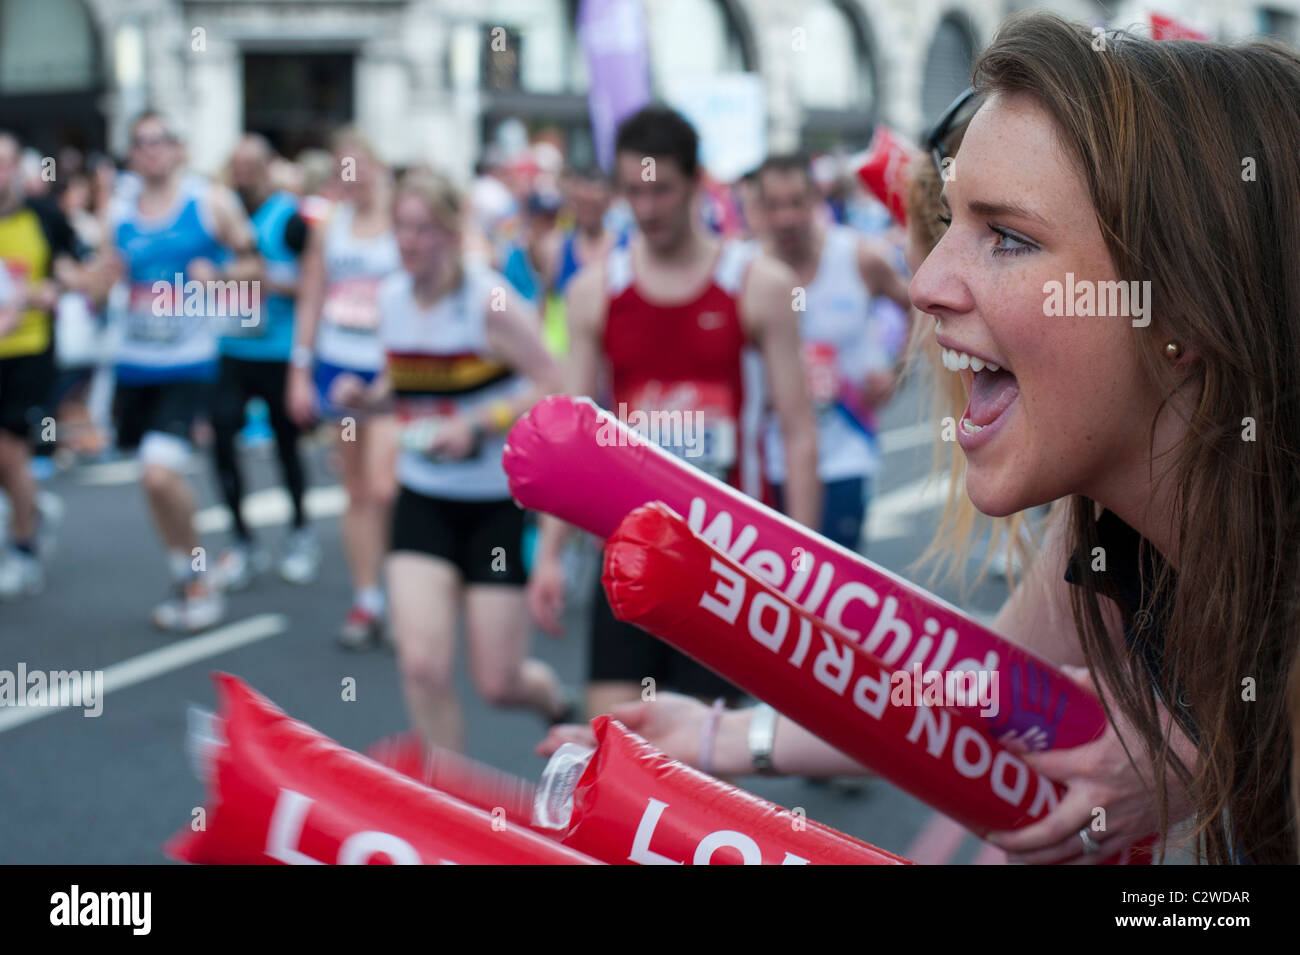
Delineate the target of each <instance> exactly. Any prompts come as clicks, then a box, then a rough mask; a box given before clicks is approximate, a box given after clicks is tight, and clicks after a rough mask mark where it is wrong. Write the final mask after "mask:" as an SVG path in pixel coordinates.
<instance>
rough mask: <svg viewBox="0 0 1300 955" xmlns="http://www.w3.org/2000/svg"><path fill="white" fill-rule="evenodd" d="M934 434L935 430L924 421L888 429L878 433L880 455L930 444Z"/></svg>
mask: <svg viewBox="0 0 1300 955" xmlns="http://www.w3.org/2000/svg"><path fill="white" fill-rule="evenodd" d="M936 434H937V428H936V427H935V426H934V425H933V424H929V423H927V422H924V421H923V422H921V423H920V424H910V425H907V426H906V427H902V428H890V429H889V430H888V431H882V432H880V453H881V454H893V453H894V452H895V451H905V450H907V449H908V448H915V447H918V446H920V445H922V444H930V443H931V442H933V441H934V439H935V437H936Z"/></svg>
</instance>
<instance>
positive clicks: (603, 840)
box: [164, 674, 906, 865]
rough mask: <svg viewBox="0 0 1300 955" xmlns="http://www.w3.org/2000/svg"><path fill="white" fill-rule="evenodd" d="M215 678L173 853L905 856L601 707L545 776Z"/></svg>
mask: <svg viewBox="0 0 1300 955" xmlns="http://www.w3.org/2000/svg"><path fill="white" fill-rule="evenodd" d="M215 680H216V683H217V689H218V695H219V697H220V701H221V704H220V708H221V715H220V716H214V715H213V714H210V713H201V712H199V713H196V712H195V711H191V727H190V733H189V737H190V748H191V754H192V756H193V757H194V760H195V763H196V770H197V772H198V774H199V776H200V778H202V779H204V780H205V781H206V783H207V785H208V788H209V795H210V808H209V809H207V810H205V811H204V814H203V815H202V816H200V817H196V819H195V820H194V821H193V822H192V823H191V827H190V829H188V830H183V831H182V832H180V833H177V834H176V835H175V836H174V837H172V839H171V840H170V841H169V842H168V843H167V845H166V846H165V848H164V851H165V852H166V853H167V854H168V855H169V856H170V857H172V858H174V859H177V860H179V861H182V862H195V863H206V864H213V865H264V864H276V863H284V864H291V865H320V864H366V863H369V864H385V863H386V864H410V865H420V864H425V865H433V864H450V863H459V864H487V865H572V864H599V863H601V862H607V863H613V864H623V865H626V864H629V863H631V864H645V865H649V864H664V865H666V864H682V863H687V864H696V865H707V864H712V865H728V864H745V865H758V864H764V863H765V864H772V865H805V864H809V863H813V864H818V865H835V864H852V865H895V864H901V863H904V862H906V860H904V859H900V858H899V857H897V856H894V855H891V854H890V853H888V852H884V851H883V850H881V849H877V848H876V847H875V846H871V845H868V844H867V843H865V842H861V841H859V840H857V839H854V838H852V837H850V836H847V835H845V834H843V833H840V832H836V831H835V830H834V829H830V828H827V827H826V826H823V825H820V824H819V823H816V822H813V821H811V820H808V819H805V818H804V817H803V816H802V814H800V813H792V812H788V811H787V810H784V809H782V808H781V807H779V806H776V805H774V804H773V803H770V802H767V801H766V800H762V799H759V798H758V797H756V796H753V795H751V794H749V793H746V792H744V791H743V790H740V789H737V788H736V787H735V786H730V785H727V784H725V783H722V782H719V781H718V780H716V779H713V778H712V777H710V776H706V775H705V774H704V773H701V772H699V771H698V770H695V769H692V768H690V767H688V766H684V765H682V764H681V763H679V762H677V761H675V760H672V759H669V758H668V757H667V756H665V755H664V754H662V753H660V752H658V751H656V750H655V749H654V748H653V747H651V746H650V744H649V743H647V742H646V741H645V740H643V739H641V738H640V737H639V736H636V735H635V734H633V733H631V732H629V731H628V730H627V729H626V728H625V727H623V725H622V724H621V723H618V722H615V721H612V720H610V719H609V718H608V717H601V718H600V719H598V720H597V721H596V722H595V724H594V725H595V730H596V738H597V743H598V745H597V746H596V748H595V750H591V749H585V748H583V747H578V746H575V745H573V744H566V745H565V746H563V747H561V749H560V751H558V752H556V753H555V754H554V756H553V757H552V758H551V761H550V762H549V763H548V764H547V767H546V770H545V772H544V773H543V777H542V785H541V786H540V787H536V786H533V785H532V784H531V783H529V782H526V781H525V780H522V779H519V778H518V777H515V776H511V775H509V774H508V773H503V772H500V771H499V770H495V769H492V768H491V767H487V766H484V765H482V764H480V763H477V762H475V761H474V760H472V759H468V758H467V757H464V756H461V755H459V754H457V753H451V752H448V751H445V750H440V749H425V748H424V747H423V746H421V744H420V743H419V742H418V740H417V738H416V737H414V736H412V735H411V734H401V735H399V736H396V737H389V738H387V739H383V740H380V741H379V742H378V743H376V744H375V745H374V746H372V747H371V748H370V752H371V753H373V754H374V755H375V756H376V757H377V758H378V760H380V761H376V760H374V759H371V758H369V757H367V756H363V755H361V754H360V753H355V752H353V751H351V750H349V749H346V748H344V747H342V746H340V745H339V744H337V743H335V742H334V741H332V740H330V739H327V738H326V737H324V736H322V735H321V734H320V733H318V732H316V731H315V730H313V729H312V728H310V727H309V726H306V725H304V724H303V723H300V722H298V721H296V720H292V719H290V718H289V717H288V716H286V715H285V714H284V713H283V712H282V711H281V710H279V709H277V708H276V706H275V705H274V704H273V703H271V701H270V700H268V699H266V698H265V697H263V696H261V695H259V694H258V693H256V692H255V691H254V690H252V689H251V688H249V687H248V686H247V685H246V684H244V683H243V682H241V681H240V680H238V679H236V678H235V677H233V676H229V675H226V674H217V675H216V677H215ZM381 763H382V764H381Z"/></svg>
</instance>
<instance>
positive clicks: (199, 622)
mask: <svg viewBox="0 0 1300 955" xmlns="http://www.w3.org/2000/svg"><path fill="white" fill-rule="evenodd" d="M130 159H131V167H132V169H133V170H134V171H135V173H136V174H137V175H139V177H140V180H141V187H140V191H139V192H138V193H137V194H136V195H134V196H132V197H131V198H130V199H129V200H126V201H123V202H122V203H121V204H120V205H119V206H118V207H117V208H115V209H114V210H113V212H112V214H111V216H110V237H111V244H112V246H113V248H114V250H115V251H116V254H117V256H118V258H119V259H120V263H121V273H122V274H123V276H124V280H125V281H126V283H127V285H128V287H129V296H128V304H127V306H126V309H125V314H124V315H123V316H122V325H123V328H122V336H121V344H120V345H119V348H118V352H117V364H116V372H117V395H116V398H115V407H114V413H115V417H116V421H117V438H118V443H119V445H121V446H122V447H125V448H138V453H139V458H140V464H141V466H142V472H141V481H142V483H143V485H144V490H145V494H146V495H147V497H148V500H149V510H150V512H151V514H152V516H153V519H154V524H155V526H156V527H157V529H158V534H159V536H160V537H161V538H162V542H163V545H164V546H165V547H166V549H167V557H168V562H169V565H170V568H171V577H172V584H173V591H174V593H173V595H172V597H171V598H170V599H168V600H167V601H165V602H164V603H163V604H161V605H160V606H159V607H157V608H156V609H155V610H154V612H153V622H154V624H155V625H156V626H158V627H159V628H161V629H164V630H170V631H180V632H194V631H197V630H202V629H206V628H207V627H210V626H212V625H213V624H215V623H216V622H217V621H219V620H220V619H221V616H222V614H223V607H222V600H221V595H220V593H219V591H218V589H217V588H216V587H214V586H213V585H212V584H210V583H209V581H208V580H207V579H206V575H205V573H204V571H206V570H207V561H206V556H205V555H204V552H203V551H202V550H201V549H200V548H199V547H198V534H197V532H196V530H195V527H194V494H193V492H192V490H191V489H190V486H189V482H188V481H187V480H186V477H185V470H186V466H187V463H188V460H189V456H190V450H191V448H190V433H191V429H192V427H193V425H194V422H195V419H196V418H198V416H199V415H200V414H201V413H202V412H204V411H205V410H206V398H207V393H208V389H209V388H210V387H211V384H212V381H213V379H214V378H215V376H216V372H217V335H218V333H219V331H220V330H221V329H222V328H233V327H244V328H255V327H256V326H257V324H258V323H259V322H260V321H262V320H263V316H262V314H261V302H260V284H259V283H260V278H261V262H260V261H259V260H258V258H257V255H256V254H255V251H254V250H255V246H254V240H253V233H252V229H251V227H250V226H249V222H248V217H247V216H246V215H244V211H243V209H242V208H240V205H239V201H238V200H237V199H236V198H235V196H234V195H233V194H232V193H231V192H230V191H229V190H227V189H223V188H220V187H218V186H216V185H214V184H212V183H210V182H208V181H207V180H205V179H201V178H199V177H197V176H192V175H187V174H186V173H185V172H184V170H183V169H182V166H181V163H182V150H181V147H180V144H179V142H178V141H177V138H176V136H175V134H174V133H173V132H172V131H171V130H170V129H169V128H168V126H167V124H166V122H165V121H164V120H163V118H162V117H161V116H159V115H157V114H155V113H145V114H143V115H141V116H140V117H139V118H138V119H136V121H135V122H134V123H133V124H132V126H131V155H130Z"/></svg>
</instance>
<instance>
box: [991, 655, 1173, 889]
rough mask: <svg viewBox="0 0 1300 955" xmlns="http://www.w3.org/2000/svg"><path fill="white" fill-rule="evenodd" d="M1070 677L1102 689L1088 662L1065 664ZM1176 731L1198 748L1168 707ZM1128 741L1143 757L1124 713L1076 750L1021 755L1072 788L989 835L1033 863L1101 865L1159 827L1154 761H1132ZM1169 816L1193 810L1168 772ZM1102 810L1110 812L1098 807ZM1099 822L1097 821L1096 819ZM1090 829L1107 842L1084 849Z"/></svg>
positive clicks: (1015, 858) (1013, 858)
mask: <svg viewBox="0 0 1300 955" xmlns="http://www.w3.org/2000/svg"><path fill="white" fill-rule="evenodd" d="M1061 669H1062V671H1063V672H1064V673H1065V674H1066V676H1068V677H1070V679H1072V680H1074V681H1075V682H1076V683H1079V684H1080V685H1082V686H1085V687H1086V688H1087V689H1089V690H1090V691H1092V692H1094V693H1095V692H1096V688H1095V686H1094V685H1093V682H1092V679H1091V676H1090V675H1089V672H1088V671H1087V670H1086V669H1084V668H1083V667H1071V666H1065V667H1062V668H1061ZM1160 711H1161V713H1162V715H1163V716H1164V717H1165V718H1166V724H1165V725H1166V726H1168V727H1170V729H1169V730H1168V731H1169V732H1170V733H1173V734H1176V737H1175V739H1174V748H1175V749H1176V750H1178V751H1179V752H1182V753H1184V754H1187V753H1190V752H1193V751H1194V748H1193V747H1192V744H1191V742H1190V740H1188V739H1187V737H1186V735H1184V734H1183V733H1182V731H1181V730H1180V729H1178V728H1177V727H1176V726H1174V725H1173V719H1172V717H1170V716H1169V715H1168V712H1167V711H1166V710H1164V708H1163V707H1161V708H1160ZM1121 738H1123V739H1124V740H1126V741H1127V742H1128V744H1129V748H1130V749H1131V750H1132V751H1133V754H1134V757H1135V758H1137V759H1138V760H1142V759H1143V749H1142V744H1141V741H1140V738H1139V736H1138V734H1137V732H1136V731H1135V730H1134V729H1133V727H1132V725H1131V724H1129V723H1128V722H1127V721H1124V720H1122V718H1121V722H1120V725H1119V727H1118V728H1117V727H1116V726H1115V725H1113V724H1111V725H1108V726H1107V728H1106V733H1105V735H1103V736H1102V737H1101V738H1100V739H1097V740H1094V741H1093V742H1091V743H1087V744H1085V745H1083V746H1076V747H1075V748H1073V749H1066V750H1056V751H1049V752H1042V753H1029V754H1026V755H1024V756H1022V757H1021V758H1022V759H1024V761H1025V762H1026V763H1027V764H1028V765H1029V767H1030V768H1031V769H1033V770H1035V771H1037V772H1041V773H1042V774H1043V775H1045V776H1047V777H1048V778H1050V779H1055V780H1056V781H1058V782H1060V783H1063V784H1064V785H1065V786H1066V787H1067V791H1066V794H1065V796H1064V797H1063V798H1062V800H1061V802H1060V804H1059V805H1058V806H1057V807H1056V808H1055V809H1053V810H1052V811H1051V812H1049V813H1048V814H1047V815H1046V816H1044V817H1043V818H1042V819H1040V820H1038V821H1037V822H1035V823H1033V824H1031V825H1028V826H1025V827H1024V828H1022V829H1016V830H1012V831H1006V832H996V833H991V834H989V835H988V836H987V837H986V841H987V842H990V843H992V844H993V845H995V846H998V847H999V848H1001V849H1003V850H1005V851H1006V853H1007V856H1008V861H1010V862H1023V863H1027V864H1031V865H1039V864H1047V863H1059V862H1063V863H1070V864H1081V865H1095V864H1097V863H1099V862H1104V861H1106V860H1107V859H1109V858H1111V857H1112V856H1114V855H1116V854H1117V853H1119V852H1122V851H1123V850H1124V849H1126V848H1128V847H1129V846H1131V845H1133V844H1134V843H1136V842H1139V841H1141V840H1142V839H1143V838H1145V837H1146V836H1149V835H1151V834H1152V833H1154V832H1155V831H1156V827H1157V819H1156V809H1155V800H1154V799H1153V798H1152V794H1153V791H1154V785H1153V783H1152V782H1151V781H1150V778H1149V777H1150V767H1143V771H1142V772H1139V771H1138V769H1137V768H1136V767H1135V766H1134V765H1133V763H1132V762H1130V761H1129V758H1128V756H1127V755H1126V754H1125V752H1124V747H1123V746H1122V745H1121V743H1120V739H1121ZM1168 787H1169V799H1170V805H1169V818H1170V821H1171V822H1177V821H1179V820H1181V819H1184V818H1186V816H1188V815H1189V814H1190V813H1191V811H1192V804H1191V801H1190V799H1188V798H1187V794H1186V792H1185V791H1184V790H1183V789H1182V787H1181V786H1180V785H1179V784H1178V782H1177V780H1176V777H1175V776H1174V774H1173V772H1172V770H1171V771H1170V772H1169V778H1168ZM1098 809H1102V810H1104V811H1105V812H1104V815H1102V814H1100V813H1097V812H1096V810H1098ZM1094 819H1097V820H1099V821H1101V827H1099V828H1094V825H1093V821H1094ZM1081 829H1086V830H1087V832H1088V835H1089V836H1090V837H1091V838H1092V840H1093V841H1095V842H1096V843H1097V844H1098V845H1100V846H1101V849H1100V851H1098V852H1084V843H1083V839H1082V838H1081V837H1080V835H1079V831H1080V830H1081Z"/></svg>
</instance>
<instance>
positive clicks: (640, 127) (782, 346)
mask: <svg viewBox="0 0 1300 955" xmlns="http://www.w3.org/2000/svg"><path fill="white" fill-rule="evenodd" d="M698 151H699V140H698V137H697V135H696V133H695V130H694V129H693V128H692V127H691V125H690V123H688V122H687V121H686V120H685V119H684V118H683V117H682V116H681V115H680V114H678V113H676V112H674V111H672V110H668V109H663V108H658V107H651V108H647V109H644V110H642V111H641V112H639V113H636V114H635V115H633V116H632V117H630V118H629V119H627V120H626V121H625V122H624V123H623V125H622V126H621V127H620V128H619V132H618V137H617V141H616V163H617V171H618V183H619V186H620V188H621V189H622V190H623V191H624V193H625V195H626V196H627V198H628V200H629V202H630V204H631V207H632V212H633V214H634V215H635V217H636V222H637V226H638V230H639V231H638V234H637V236H636V237H635V238H633V239H632V240H631V242H629V243H628V244H627V245H626V246H624V247H622V248H615V249H613V250H612V251H610V252H609V253H608V254H607V256H606V257H605V258H604V259H603V260H600V261H597V262H594V263H592V264H591V265H589V266H588V267H586V268H584V269H582V270H581V271H580V272H579V273H578V275H577V276H576V277H575V278H574V279H573V280H572V282H571V283H570V285H569V292H568V296H567V309H568V318H569V329H570V346H569V348H570V351H569V362H570V364H569V373H570V379H569V388H570V391H571V393H574V394H582V395H596V394H597V387H598V381H599V378H600V376H601V371H602V367H603V368H604V369H606V370H607V371H608V373H609V381H610V385H611V388H612V392H613V401H614V410H615V412H616V414H618V416H619V417H620V418H622V419H623V420H624V421H625V422H626V420H627V415H628V414H630V413H631V412H633V411H643V412H646V413H650V414H653V413H655V412H660V413H664V414H662V415H661V416H660V420H664V419H665V418H666V419H668V420H672V419H673V418H674V417H675V418H676V420H678V421H680V422H682V423H683V424H684V425H686V423H687V422H689V425H686V426H684V427H683V428H682V429H681V430H682V432H683V433H682V434H677V435H663V434H660V435H659V438H660V443H661V444H663V445H665V446H666V448H667V450H670V451H672V452H673V453H675V454H678V455H681V456H683V457H685V458H686V460H688V461H690V462H691V463H692V464H694V465H695V466H697V467H700V468H701V469H703V470H705V471H707V472H708V473H710V474H713V475H714V476H716V477H719V478H720V479H722V480H724V481H726V482H727V483H729V484H731V485H732V486H733V487H737V488H739V489H741V490H742V491H745V492H746V493H749V494H751V495H753V496H762V474H761V467H760V465H759V461H758V457H759V455H758V449H757V436H756V435H754V434H751V433H746V432H745V429H743V428H742V426H741V425H742V412H743V410H744V405H745V399H746V395H745V388H744V384H743V375H742V363H741V354H742V349H743V348H744V347H745V344H746V343H747V342H749V343H752V344H753V345H754V346H755V347H756V348H757V349H758V350H759V351H760V352H761V354H762V356H763V359H764V362H765V366H766V371H767V376H768V390H769V391H770V392H771V394H772V400H773V404H774V406H775V408H776V413H777V415H778V416H779V419H780V422H781V433H782V437H783V438H784V440H785V442H786V445H785V446H786V450H787V459H788V462H789V463H788V471H789V476H788V482H787V483H788V494H787V496H788V501H789V510H790V513H791V515H792V516H793V517H794V519H795V520H798V521H800V522H802V523H804V524H808V525H809V526H816V525H817V519H818V518H819V516H820V514H821V488H820V486H819V485H818V482H817V476H816V458H817V449H816V429H815V424H814V421H813V416H812V409H811V406H810V404H809V400H808V394H807V389H806V386H805V383H804V379H803V370H802V366H801V364H800V361H799V340H798V330H797V328H796V325H795V323H794V322H792V321H790V317H789V308H790V302H791V294H792V288H793V286H794V285H795V279H794V276H793V274H791V272H790V271H789V269H788V268H786V267H785V266H784V265H782V264H781V263H780V262H777V261H775V260H774V259H771V258H769V257H767V256H764V255H762V254H759V253H757V251H756V249H755V248H754V246H753V245H752V244H750V243H744V242H740V241H728V240H722V239H719V238H716V237H714V236H712V235H711V234H710V233H709V232H708V230H707V228H706V227H705V226H704V225H703V223H702V222H701V221H700V219H699V217H698V216H697V215H696V202H697V201H698V198H699V195H698V193H699V189H700V184H701V175H702V171H701V169H700V167H699V165H698ZM688 427H689V429H690V433H686V432H687V428H688ZM543 523H544V530H543V533H542V542H541V544H540V545H539V548H538V558H537V565H536V567H535V568H534V572H533V577H532V579H531V581H530V584H529V591H530V593H529V599H530V608H531V610H532V613H533V615H534V617H535V619H536V620H537V622H538V624H539V625H540V626H541V627H542V628H543V629H545V630H548V631H551V632H555V631H557V630H558V629H559V614H560V610H561V606H562V603H563V598H564V588H565V582H564V574H563V570H562V565H561V548H562V543H563V540H564V536H565V533H566V525H564V524H563V523H562V522H560V521H557V520H554V519H551V518H546V519H545V520H544V521H543ZM597 591H598V593H597V594H596V596H595V600H594V601H593V608H594V610H593V613H594V619H593V621H592V626H591V655H590V685H589V687H588V691H587V712H588V713H589V714H590V715H595V714H598V713H605V712H608V710H609V708H610V707H611V706H613V705H615V704H618V703H623V702H627V701H628V700H631V699H637V698H638V697H640V696H641V694H642V692H643V690H644V689H646V688H648V687H649V686H650V684H646V683H644V682H643V681H645V680H647V679H650V680H653V681H654V683H653V685H654V686H657V687H661V688H674V689H678V690H681V691H683V692H686V693H690V694H693V695H700V696H709V697H715V696H722V697H727V698H732V699H734V698H737V697H738V696H739V691H738V690H737V689H736V688H735V687H733V686H731V685H730V684H728V683H727V682H725V681H724V680H722V679H720V678H719V677H717V676H715V675H714V674H713V673H711V672H710V671H709V670H706V669H705V668H704V667H702V666H700V665H699V664H697V663H695V662H694V661H692V660H690V659H689V658H687V657H686V656H684V655H682V654H680V653H678V652H677V651H676V650H674V649H672V648H671V647H669V646H668V645H667V644H665V643H663V642H661V641H659V640H656V639H654V638H653V637H651V636H649V635H648V634H646V633H644V632H642V631H641V630H639V629H637V628H636V627H633V626H630V625H628V624H624V623H620V622H619V621H617V620H615V619H614V615H613V613H612V612H611V611H610V609H609V603H608V601H607V599H606V598H605V595H604V591H603V589H602V588H600V587H599V585H597Z"/></svg>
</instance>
